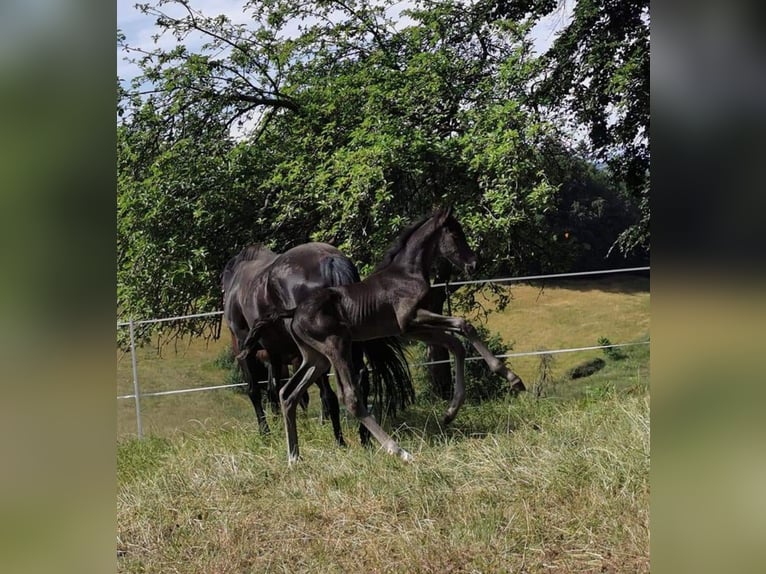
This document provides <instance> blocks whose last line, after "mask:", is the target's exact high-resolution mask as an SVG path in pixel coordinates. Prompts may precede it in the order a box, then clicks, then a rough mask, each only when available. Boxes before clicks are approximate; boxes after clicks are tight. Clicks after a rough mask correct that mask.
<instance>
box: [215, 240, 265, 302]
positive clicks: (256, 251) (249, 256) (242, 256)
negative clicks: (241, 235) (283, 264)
mask: <svg viewBox="0 0 766 574" xmlns="http://www.w3.org/2000/svg"><path fill="white" fill-rule="evenodd" d="M264 251H266V252H268V253H272V251H271V250H270V249H269V248H268V247H266V246H265V245H263V244H262V243H253V244H251V245H246V246H245V247H243V248H242V250H241V251H240V252H239V253H237V254H236V255H235V256H234V257H232V258H231V259H229V260H228V261H227V262H226V265H225V266H224V268H223V271H222V272H221V285H222V287H223V290H224V291H228V286H229V282H230V281H231V278H232V277H233V275H234V271H236V269H237V267H239V264H240V263H242V262H243V261H255V260H256V259H258V258H259V256H260V255H261V254H262V253H263V252H264Z"/></svg>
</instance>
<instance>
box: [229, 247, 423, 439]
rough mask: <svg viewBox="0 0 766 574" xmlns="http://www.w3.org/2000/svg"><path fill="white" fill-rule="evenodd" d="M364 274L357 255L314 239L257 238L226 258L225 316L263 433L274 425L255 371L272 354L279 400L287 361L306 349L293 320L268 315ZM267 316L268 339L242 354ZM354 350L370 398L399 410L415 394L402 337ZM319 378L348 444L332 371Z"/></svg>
mask: <svg viewBox="0 0 766 574" xmlns="http://www.w3.org/2000/svg"><path fill="white" fill-rule="evenodd" d="M356 281H359V272H358V271H357V269H356V267H355V266H354V264H353V263H352V262H351V260H350V259H349V258H348V257H346V256H345V255H344V254H343V253H342V252H340V251H339V250H338V249H337V248H335V247H333V246H332V245H328V244H326V243H306V244H303V245H299V246H297V247H293V248H292V249H290V250H288V251H286V252H285V253H282V254H277V253H274V252H273V251H271V250H270V249H268V248H266V247H264V246H263V245H250V246H247V247H245V248H244V249H242V251H240V252H239V253H238V254H237V255H236V256H235V257H233V258H232V259H231V260H229V262H228V263H227V264H226V267H225V268H224V271H223V273H222V274H221V287H222V289H223V293H224V305H223V307H224V318H225V320H226V323H227V324H228V326H229V329H230V331H231V334H232V346H233V348H234V352H235V354H236V355H237V361H238V363H239V365H240V367H241V369H242V373H243V375H244V378H245V381H246V382H247V384H248V396H249V397H250V400H251V402H252V403H253V407H254V409H255V412H256V416H257V417H258V424H259V426H260V428H261V431H262V432H263V433H268V432H269V427H268V424H267V422H266V416H265V413H264V412H263V407H262V405H261V391H260V388H259V386H258V384H257V382H258V379H257V378H256V377H255V376H254V375H255V374H256V373H260V372H263V368H264V366H263V361H268V367H269V369H268V380H269V395H270V397H271V400H272V401H273V402H274V403H275V402H276V401H277V400H278V399H277V397H278V392H279V389H280V387H281V384H280V379H281V376H282V373H283V367H284V366H285V365H286V364H287V363H289V362H290V361H292V360H293V359H296V358H299V357H300V352H299V350H298V347H297V346H296V344H295V342H294V340H293V338H292V337H291V336H290V334H289V332H288V330H287V326H286V322H285V320H284V319H279V318H277V319H275V320H273V321H269V320H266V321H265V322H264V321H263V319H264V318H266V317H270V316H273V315H279V314H280V313H282V312H284V310H286V309H292V308H295V307H296V306H297V305H298V304H299V303H300V302H301V301H302V300H303V299H305V298H306V297H308V296H309V295H310V294H311V293H312V292H314V291H316V290H317V289H321V288H323V287H329V286H340V285H346V284H349V283H353V282H356ZM259 321H260V323H259V324H260V325H261V329H262V332H261V336H260V340H259V341H258V342H257V343H256V344H254V345H251V347H250V349H253V350H254V351H255V352H251V353H245V354H242V355H240V351H241V350H242V349H244V348H245V347H244V346H243V344H242V343H243V341H244V340H245V338H246V337H247V335H248V333H249V331H250V329H251V327H252V326H253V325H254V324H255V323H256V322H259ZM351 352H352V365H353V368H354V372H355V373H357V382H358V384H359V385H360V387H361V395H362V396H363V397H364V401H365V404H366V403H367V398H368V394H369V393H370V391H372V393H373V396H374V398H375V400H376V403H377V404H378V405H381V408H382V406H383V405H385V406H386V407H387V409H388V410H391V411H393V410H395V409H396V408H397V407H404V406H406V405H407V404H408V403H409V402H411V401H412V400H413V399H414V390H413V388H412V381H411V378H410V373H409V369H408V367H407V362H406V359H405V357H404V350H403V347H402V344H401V341H400V340H399V339H398V338H396V337H385V338H382V339H378V340H374V341H366V342H364V343H359V344H355V345H354V346H353V349H352V350H351ZM363 358H366V359H367V366H368V367H369V368H370V370H371V371H372V376H371V379H372V384H371V385H370V380H369V379H370V378H369V376H368V371H367V368H366V367H365V365H364V359H363ZM315 380H316V382H317V384H318V385H319V388H320V394H321V397H322V404H323V407H324V409H325V412H326V413H327V414H328V415H329V417H330V419H331V421H332V426H333V432H334V434H335V439H336V441H337V442H338V444H340V445H343V444H344V440H343V435H342V432H341V428H340V416H339V405H338V398H337V396H336V394H335V393H333V392H332V389H331V387H330V384H329V381H328V379H327V373H323V376H322V377H317V378H316V379H315ZM370 387H371V388H370ZM360 435H361V438H362V442H363V443H366V442H368V441H369V434H368V432H367V429H366V428H365V427H363V426H360Z"/></svg>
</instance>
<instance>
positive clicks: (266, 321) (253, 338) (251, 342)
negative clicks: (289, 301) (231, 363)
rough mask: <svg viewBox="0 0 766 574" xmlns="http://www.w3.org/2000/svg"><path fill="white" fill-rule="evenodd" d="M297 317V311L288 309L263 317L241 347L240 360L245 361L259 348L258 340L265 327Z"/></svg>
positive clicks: (253, 326)
mask: <svg viewBox="0 0 766 574" xmlns="http://www.w3.org/2000/svg"><path fill="white" fill-rule="evenodd" d="M293 315H295V309H287V310H283V311H280V312H272V313H270V314H269V315H266V316H265V317H261V318H260V319H258V320H257V321H255V323H253V325H252V326H251V327H250V332H249V333H248V334H247V337H245V340H244V341H243V342H242V344H241V345H240V349H239V354H238V355H237V358H238V359H244V358H245V357H247V355H248V354H249V353H250V351H252V350H253V349H254V348H255V347H258V346H259V344H258V339H260V337H261V331H262V330H263V328H264V327H267V326H268V325H271V324H273V323H274V322H275V321H278V320H279V319H290V318H291V317H292V316H293Z"/></svg>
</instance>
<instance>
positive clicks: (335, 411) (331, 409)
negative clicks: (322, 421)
mask: <svg viewBox="0 0 766 574" xmlns="http://www.w3.org/2000/svg"><path fill="white" fill-rule="evenodd" d="M317 385H319V394H320V396H321V398H322V408H323V409H325V411H326V412H327V415H328V416H329V417H330V421H331V422H332V432H333V434H334V435H335V442H336V443H337V444H338V446H346V441H344V440H343V431H342V430H341V428H340V405H339V404H338V397H337V395H336V394H335V393H334V392H333V390H332V388H331V387H330V381H329V380H328V379H327V375H322V376H321V377H319V379H318V380H317Z"/></svg>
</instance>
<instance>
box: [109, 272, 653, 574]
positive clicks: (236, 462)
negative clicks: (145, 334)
mask: <svg viewBox="0 0 766 574" xmlns="http://www.w3.org/2000/svg"><path fill="white" fill-rule="evenodd" d="M512 294H513V301H512V302H511V305H510V306H509V308H508V310H507V311H506V313H504V314H503V315H496V316H494V317H491V318H490V322H489V326H490V329H491V330H497V331H500V332H501V333H502V334H503V336H504V337H505V339H506V340H507V341H512V342H513V343H514V351H526V350H536V349H540V348H548V349H551V348H557V347H578V346H588V345H595V344H597V341H598V338H599V337H608V338H609V339H610V340H612V341H613V342H624V341H638V340H645V339H647V338H648V334H649V324H648V321H649V292H648V282H647V281H646V280H642V279H635V278H632V279H627V278H622V279H617V278H613V279H610V280H607V281H589V282H588V283H578V284H576V285H560V284H557V285H556V286H555V287H547V288H546V289H545V290H543V291H542V292H540V289H539V288H538V287H532V286H524V285H521V286H516V287H514V288H513V289H512ZM223 348H225V343H224V342H222V341H218V342H215V343H211V344H210V345H207V346H206V345H204V344H202V343H200V342H193V343H191V344H190V345H188V347H185V348H184V349H179V353H178V355H176V354H175V353H174V352H173V351H170V352H166V353H165V355H166V356H165V358H162V359H160V358H157V357H156V353H153V352H152V351H151V350H149V349H146V350H145V351H144V353H142V356H141V357H140V359H139V366H140V369H141V372H140V375H141V381H142V388H143V389H144V390H146V391H151V390H160V389H166V388H183V387H190V386H204V385H206V384H221V383H222V382H224V381H223V380H222V378H223V375H222V371H221V370H220V369H218V368H217V367H216V366H215V365H214V359H215V357H216V356H217V355H218V354H219V353H220V352H221V349H223ZM594 356H601V357H604V354H603V353H602V352H601V351H593V352H587V353H576V354H572V356H570V355H559V356H558V357H557V359H556V362H555V364H554V375H555V377H554V378H555V379H557V382H556V383H555V384H552V385H551V386H550V387H549V388H548V389H547V390H546V393H545V394H544V395H543V396H542V397H541V398H536V397H535V396H534V395H533V394H532V393H527V394H525V395H522V396H521V397H519V398H516V399H513V398H510V397H505V398H503V399H501V400H497V401H492V402H486V403H483V404H480V405H466V406H465V407H464V409H463V410H462V411H461V412H460V415H459V416H458V418H457V419H456V421H455V422H454V423H453V425H451V426H450V427H448V428H446V429H445V428H441V427H440V425H439V423H438V421H439V418H440V416H441V414H442V412H443V409H444V404H431V403H427V402H425V401H419V402H418V404H416V405H414V406H412V407H410V408H408V409H407V410H406V411H405V412H404V413H401V414H400V415H398V416H397V417H396V418H395V419H393V420H386V421H384V425H385V426H386V427H387V428H389V430H391V432H392V433H393V434H394V436H395V437H396V438H397V440H398V441H399V442H400V444H401V445H402V446H403V447H404V448H407V449H408V450H409V451H410V452H412V453H413V454H414V455H415V462H414V463H413V464H411V465H404V464H403V463H401V462H400V461H399V460H398V459H395V458H393V457H389V456H387V455H385V454H384V453H382V452H379V451H378V450H377V449H376V448H372V449H365V448H363V447H361V446H360V445H359V443H358V440H357V437H356V425H355V423H354V421H350V420H349V421H344V432H345V435H346V437H347V439H348V442H349V447H348V448H346V449H338V448H336V447H335V446H334V444H333V440H332V433H331V430H330V428H329V425H320V423H319V422H318V419H317V417H316V416H315V415H316V408H317V405H318V400H315V399H314V398H312V407H311V408H310V409H309V412H308V413H307V414H304V415H299V436H300V441H301V452H302V456H303V460H302V461H301V462H300V463H298V464H297V465H294V466H293V467H288V466H287V464H286V453H285V442H284V437H283V432H282V430H281V429H282V425H281V421H279V420H278V419H276V418H273V417H272V419H271V421H270V422H271V424H272V428H273V429H274V430H275V432H274V433H273V434H272V435H270V436H267V437H262V436H260V435H259V434H258V432H257V425H256V424H255V420H254V416H253V414H252V409H251V407H250V405H249V401H248V400H247V398H246V397H245V396H244V395H242V394H239V393H234V392H232V391H230V390H221V391H209V392H200V393H192V394H187V395H177V396H173V397H161V398H156V399H149V398H145V399H144V400H143V401H142V407H143V409H144V415H145V419H144V430H145V432H146V433H147V434H148V435H150V436H149V437H148V438H145V439H144V440H142V441H138V440H135V439H134V438H132V437H131V433H134V432H135V420H134V418H133V417H132V409H133V404H132V402H131V401H120V402H119V403H118V409H119V418H118V424H119V425H120V428H119V432H120V436H121V439H120V441H119V444H118V460H117V464H118V501H117V503H118V504H117V506H118V555H119V559H118V560H119V570H120V571H121V572H204V573H224V572H291V573H292V572H348V571H367V572H439V573H441V572H615V573H616V572H648V571H649V530H648V527H649V517H648V512H649V511H648V508H649V478H648V476H649V371H648V363H649V349H648V347H646V346H637V347H631V348H628V349H627V350H625V357H624V358H622V359H621V360H613V359H609V358H606V357H604V358H605V359H606V360H605V362H606V366H605V367H604V368H603V369H602V370H600V371H599V372H597V373H596V374H594V375H592V376H591V377H588V378H585V379H578V380H576V381H571V380H567V379H566V377H564V373H565V372H566V371H567V370H568V369H570V368H571V367H572V366H574V365H577V364H578V363H581V362H583V361H586V360H589V359H591V358H593V357H594ZM513 364H514V368H515V369H517V370H518V371H519V372H520V373H521V375H522V377H524V378H525V379H526V380H528V381H531V380H534V378H535V376H536V370H537V368H538V364H539V360H538V361H537V362H536V361H534V360H532V361H529V362H528V363H527V362H524V361H522V360H521V359H517V360H515V361H514V362H513ZM130 391H131V375H130V359H129V356H127V357H126V358H124V359H122V360H121V361H120V363H119V371H118V393H119V394H122V393H128V392H130Z"/></svg>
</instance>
